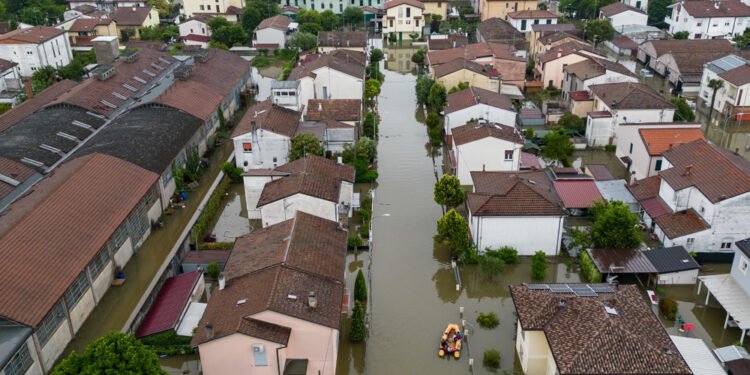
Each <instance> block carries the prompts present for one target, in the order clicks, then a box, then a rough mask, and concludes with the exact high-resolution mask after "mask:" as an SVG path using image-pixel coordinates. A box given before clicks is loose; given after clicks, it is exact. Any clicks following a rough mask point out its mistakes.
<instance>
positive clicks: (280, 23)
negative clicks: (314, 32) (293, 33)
mask: <svg viewBox="0 0 750 375" xmlns="http://www.w3.org/2000/svg"><path fill="white" fill-rule="evenodd" d="M292 22H294V21H292V19H291V18H289V17H287V16H282V15H280V14H279V15H276V16H273V17H270V18H266V19H264V20H263V21H260V24H258V27H256V28H255V30H260V29H266V28H273V29H279V30H282V31H287V30H288V29H289V24H290V23H292Z"/></svg>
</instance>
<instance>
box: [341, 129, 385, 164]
mask: <svg viewBox="0 0 750 375" xmlns="http://www.w3.org/2000/svg"><path fill="white" fill-rule="evenodd" d="M377 156H378V142H375V141H374V140H372V139H371V138H369V137H365V136H362V137H359V139H358V140H357V141H356V142H354V145H353V146H352V145H350V144H346V145H344V152H343V153H342V157H343V159H344V162H345V163H349V164H351V163H353V162H354V161H355V160H362V161H364V162H365V163H366V164H369V163H372V162H373V161H374V160H375V158H376V157H377Z"/></svg>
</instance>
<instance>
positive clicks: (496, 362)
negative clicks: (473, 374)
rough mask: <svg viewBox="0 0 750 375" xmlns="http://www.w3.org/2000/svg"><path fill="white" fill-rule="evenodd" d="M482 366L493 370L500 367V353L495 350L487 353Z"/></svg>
mask: <svg viewBox="0 0 750 375" xmlns="http://www.w3.org/2000/svg"><path fill="white" fill-rule="evenodd" d="M482 364H483V365H485V366H486V367H489V368H493V369H496V368H498V367H500V352H498V351H497V350H495V349H490V350H487V351H485V352H484V358H482Z"/></svg>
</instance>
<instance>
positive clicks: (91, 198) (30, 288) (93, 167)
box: [0, 154, 159, 327]
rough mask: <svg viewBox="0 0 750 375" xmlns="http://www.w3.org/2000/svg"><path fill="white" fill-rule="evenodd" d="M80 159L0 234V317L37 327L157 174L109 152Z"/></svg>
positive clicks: (139, 199)
mask: <svg viewBox="0 0 750 375" xmlns="http://www.w3.org/2000/svg"><path fill="white" fill-rule="evenodd" d="M84 158H85V159H84V160H83V161H84V163H83V164H82V165H80V168H78V169H77V170H76V171H75V172H74V173H73V174H72V175H70V176H69V177H68V178H67V179H66V180H65V181H64V182H63V183H62V184H61V185H59V187H57V189H55V190H54V191H53V192H52V193H50V194H49V195H48V196H47V197H46V198H45V199H44V200H42V201H41V202H40V203H38V204H37V205H36V207H34V209H33V210H32V211H30V212H29V213H28V214H27V215H26V216H25V217H23V219H21V220H20V221H19V222H18V224H16V225H15V226H14V227H13V228H12V229H10V230H9V231H8V232H7V233H6V234H5V235H4V236H3V237H2V238H0V257H1V258H2V259H3V260H4V262H5V264H7V265H8V267H6V269H5V270H4V271H3V272H2V273H1V274H0V280H2V281H1V282H0V295H2V296H3V303H2V304H0V316H4V317H6V318H9V319H11V320H14V321H16V322H19V323H23V324H26V325H28V326H31V327H37V326H38V325H39V323H40V322H41V320H42V319H43V318H44V316H45V315H47V313H48V312H49V311H50V310H51V309H52V307H53V306H54V305H55V303H57V302H58V301H59V299H60V297H62V296H63V295H64V294H65V292H66V291H67V290H68V288H69V287H70V285H71V284H72V283H73V282H74V281H75V279H76V278H77V277H78V276H79V275H80V273H81V272H82V271H83V270H84V269H85V267H86V266H87V265H88V264H89V262H90V261H91V260H92V259H93V258H94V256H95V255H96V254H97V252H98V251H99V250H100V249H101V248H102V246H103V245H104V244H105V243H106V241H107V240H109V238H110V237H111V236H112V235H113V234H114V232H115V230H116V229H117V228H118V227H119V226H120V225H121V224H122V223H123V221H124V220H125V218H126V217H127V216H128V215H129V214H130V212H131V211H132V210H133V209H134V208H135V207H136V205H137V204H138V203H139V202H140V201H141V199H142V198H143V197H144V196H145V195H146V193H147V192H148V190H149V189H151V188H152V186H153V185H154V183H155V182H156V180H157V179H158V177H159V176H158V175H157V174H156V173H153V172H149V171H147V170H145V169H143V168H140V167H137V166H135V165H133V164H130V163H128V162H126V161H123V160H120V159H117V158H114V157H111V156H106V155H101V154H93V155H91V156H86V157H84ZM44 183H45V181H42V182H40V183H39V185H42V184H44ZM112 197H117V199H112Z"/></svg>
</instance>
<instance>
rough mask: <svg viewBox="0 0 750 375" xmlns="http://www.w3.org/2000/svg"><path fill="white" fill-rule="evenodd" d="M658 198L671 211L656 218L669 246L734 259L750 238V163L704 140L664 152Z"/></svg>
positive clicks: (659, 232) (660, 236)
mask: <svg viewBox="0 0 750 375" xmlns="http://www.w3.org/2000/svg"><path fill="white" fill-rule="evenodd" d="M662 155H663V157H664V159H663V163H662V171H661V172H660V173H659V175H660V176H661V184H660V186H659V198H661V200H662V201H663V202H664V203H665V204H666V205H667V206H668V207H669V209H670V210H671V211H672V213H670V214H666V215H662V216H659V217H657V218H654V219H653V221H654V223H655V228H654V235H655V237H657V238H658V239H659V240H661V241H662V242H663V243H664V246H666V247H669V246H678V245H681V246H684V247H685V248H686V249H687V250H688V251H695V252H697V253H718V254H722V253H724V254H725V255H728V256H731V253H732V251H733V250H734V249H735V247H734V243H735V242H736V241H739V240H740V239H744V238H747V237H750V223H748V221H747V220H745V218H746V217H747V215H748V212H750V162H748V161H747V160H745V159H744V158H742V157H741V156H739V155H736V154H734V153H732V152H730V151H727V150H724V149H722V148H719V147H717V146H714V145H711V144H709V143H708V142H706V141H705V140H703V139H699V140H696V141H693V142H690V143H685V144H683V145H680V146H678V147H674V148H672V149H669V150H667V151H664V152H663V153H662Z"/></svg>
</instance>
